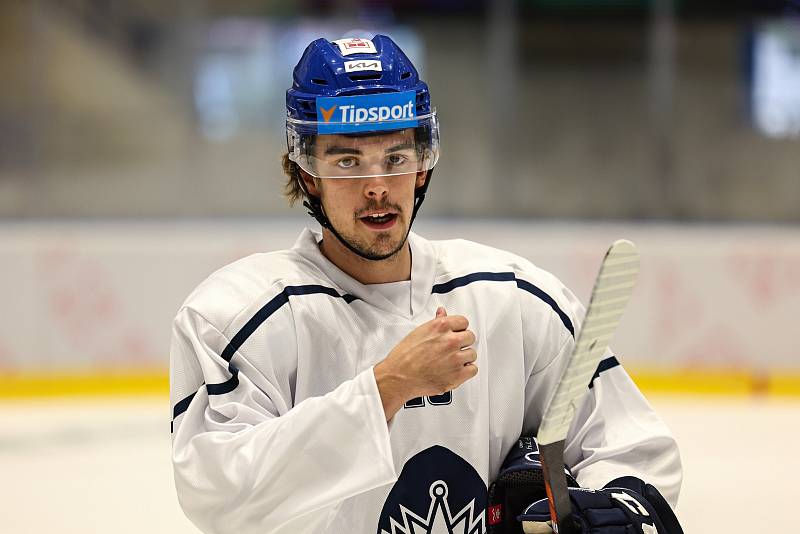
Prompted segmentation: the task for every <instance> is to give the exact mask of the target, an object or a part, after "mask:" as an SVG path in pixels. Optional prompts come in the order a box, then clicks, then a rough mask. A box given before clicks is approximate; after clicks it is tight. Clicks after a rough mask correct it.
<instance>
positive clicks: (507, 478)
mask: <svg viewBox="0 0 800 534" xmlns="http://www.w3.org/2000/svg"><path fill="white" fill-rule="evenodd" d="M564 471H565V473H566V475H567V485H568V486H570V487H578V483H577V482H576V481H575V479H574V478H573V477H572V473H570V471H569V469H568V468H566V467H565V468H564ZM539 499H545V501H546V500H547V493H546V491H545V489H544V475H543V473H542V464H541V462H540V461H539V446H538V444H537V443H536V439H535V438H532V437H526V436H523V437H521V438H519V441H517V445H516V446H515V447H513V448H512V449H511V451H510V452H509V453H508V455H507V456H506V459H505V461H504V462H503V466H502V467H501V468H500V473H499V474H498V475H497V479H496V480H495V481H494V482H492V483H491V484H490V485H489V506H488V507H487V508H486V524H487V526H488V530H487V534H523V530H522V523H520V522H519V521H518V520H517V516H519V515H520V514H521V513H522V512H523V511H524V510H525V508H527V507H528V506H529V505H530V504H531V503H533V502H536V501H538V500H539Z"/></svg>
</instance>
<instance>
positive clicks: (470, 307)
mask: <svg viewBox="0 0 800 534" xmlns="http://www.w3.org/2000/svg"><path fill="white" fill-rule="evenodd" d="M320 239H321V235H320V234H319V233H316V232H313V231H311V230H305V231H304V232H303V233H302V234H301V235H300V237H299V239H298V241H297V243H296V244H295V245H294V247H293V248H292V249H290V250H284V251H279V252H271V253H264V254H255V255H252V256H249V257H247V258H244V259H242V260H239V261H237V262H235V263H233V264H231V265H228V266H227V267H224V268H223V269H220V270H219V271H217V272H216V273H214V274H213V275H211V276H210V277H209V278H208V279H207V280H206V281H204V282H203V283H202V284H201V285H200V286H199V287H198V288H197V289H196V290H195V291H194V292H193V293H192V294H191V295H190V296H189V298H188V299H187V300H186V302H185V303H184V305H183V306H182V308H181V309H180V311H179V313H178V315H177V318H176V319H175V323H174V330H173V339H172V347H171V356H170V359H171V373H170V383H171V404H172V408H173V422H172V424H173V434H172V441H173V451H172V460H173V466H174V474H175V484H176V487H177V492H178V497H179V501H180V503H181V506H182V507H183V510H184V512H185V513H186V515H187V516H188V517H189V518H190V519H191V520H192V521H193V522H194V523H195V524H196V525H197V526H198V527H199V528H200V529H201V530H203V531H204V532H206V533H232V534H234V533H235V534H250V533H258V534H278V533H287V534H288V533H291V534H302V533H312V532H313V533H320V532H331V533H347V534H384V533H386V534H418V533H421V532H425V533H428V534H453V533H459V534H483V533H484V532H485V531H486V525H485V517H484V516H485V514H484V510H485V508H486V498H487V497H486V493H487V485H488V484H489V483H490V482H491V481H492V479H493V478H494V477H495V476H496V475H497V472H498V470H499V468H500V466H501V464H502V462H503V459H504V458H505V456H506V454H507V453H508V451H509V450H510V448H511V447H512V446H513V445H514V444H515V443H516V441H517V439H518V438H519V437H520V435H535V434H536V430H537V427H538V425H539V422H540V420H541V417H542V412H543V410H544V408H545V405H546V402H547V400H548V399H549V396H550V395H551V393H552V391H553V389H554V386H555V383H556V382H557V380H558V378H559V377H560V375H561V372H562V370H563V368H564V364H565V363H566V359H567V356H568V355H569V354H570V351H571V350H572V346H573V343H574V331H575V327H576V323H577V321H579V320H580V318H581V317H582V316H583V308H582V306H581V304H580V303H579V302H578V300H577V299H576V298H575V297H574V296H573V295H572V293H570V292H569V291H568V290H567V289H566V288H565V287H564V286H563V285H562V284H561V283H560V282H559V281H558V280H557V279H556V278H555V277H554V276H552V275H551V274H549V273H547V272H545V271H543V270H541V269H539V268H537V267H535V266H534V265H533V264H531V263H530V262H529V261H527V260H525V259H523V258H520V257H518V256H515V255H513V254H510V253H507V252H504V251H500V250H497V249H493V248H490V247H487V246H483V245H479V244H476V243H472V242H469V241H464V240H453V241H428V240H426V239H424V238H422V237H420V236H418V235H416V234H414V233H411V234H410V235H409V243H410V246H411V252H412V258H413V260H412V273H411V282H410V309H409V307H408V306H407V305H405V306H400V307H397V305H396V304H395V303H393V302H392V301H390V300H389V299H387V298H386V297H385V296H384V292H381V291H377V290H376V289H375V288H374V287H371V286H369V285H363V284H361V283H359V282H357V281H356V280H354V279H352V278H351V277H349V276H348V275H347V274H345V273H344V272H343V271H341V270H340V269H338V268H337V267H336V266H335V265H334V264H333V263H331V262H330V261H329V260H327V259H326V258H325V257H324V256H323V255H322V253H321V252H320V250H319V247H318V245H317V243H318V242H319V240H320ZM438 306H444V308H445V309H446V310H447V313H448V314H451V315H455V314H460V315H464V316H466V317H467V318H468V319H469V323H470V326H469V328H470V330H472V331H473V332H474V333H475V335H476V337H477V341H476V342H475V344H474V348H475V349H476V351H477V355H478V359H477V362H476V364H477V366H478V369H479V372H478V375H477V376H476V377H474V378H473V379H470V380H468V381H467V382H465V383H464V384H462V385H461V386H459V387H458V388H456V389H455V390H453V391H451V392H447V393H445V394H443V395H439V396H434V397H427V398H418V399H413V400H411V401H409V402H408V403H406V405H405V406H404V408H402V409H401V410H400V411H399V412H397V414H396V415H395V416H394V418H393V419H392V420H391V422H390V423H388V424H387V422H386V420H385V415H384V412H383V407H382V404H381V399H380V396H379V394H378V389H377V385H376V383H375V377H374V374H373V370H372V368H373V366H374V365H375V364H377V363H378V362H380V361H381V360H382V359H383V358H385V357H386V356H387V355H388V354H389V352H390V351H391V350H392V348H393V347H394V346H395V345H396V344H397V343H398V342H399V341H400V340H401V339H402V338H404V337H405V336H406V335H407V334H408V333H409V332H410V331H411V330H413V329H414V328H415V327H417V326H418V325H420V324H422V323H423V322H426V321H428V320H430V319H433V318H434V316H435V313H436V308H437V307H438ZM565 459H566V461H567V463H568V464H569V465H570V466H571V468H572V470H573V472H574V473H575V475H576V478H577V480H578V482H579V483H580V484H581V486H583V487H593V488H599V487H602V486H603V485H604V484H606V483H607V482H609V481H611V480H613V479H614V478H617V477H619V476H624V475H632V476H636V477H639V478H640V479H642V480H645V481H647V482H649V483H651V484H653V485H655V486H656V487H657V488H659V490H660V491H661V492H662V493H663V494H664V496H665V497H666V498H667V500H668V501H669V502H670V503H671V504H672V505H673V506H674V505H675V503H676V500H677V496H678V490H679V487H680V482H681V466H680V458H679V455H678V450H677V446H676V444H675V440H674V439H673V437H672V436H671V434H670V432H669V430H668V429H667V428H666V426H665V425H664V424H663V423H662V421H661V420H660V419H659V418H658V416H657V415H656V414H655V413H654V412H653V410H652V409H651V407H650V406H649V405H648V403H647V402H646V400H645V399H644V398H643V397H642V395H641V394H640V392H639V391H638V389H637V388H636V386H635V385H634V384H633V382H632V381H631V379H630V378H629V377H628V375H627V373H626V372H625V371H624V369H623V368H622V367H621V366H620V365H619V364H618V362H617V360H616V359H615V358H614V357H613V356H612V355H611V354H610V353H609V354H608V355H607V356H606V359H604V360H603V362H602V363H601V364H600V367H599V368H598V372H597V373H595V376H594V378H593V379H592V383H591V385H590V386H589V393H588V394H587V395H586V397H585V400H584V402H583V404H582V407H581V409H580V410H579V412H578V413H577V416H576V417H575V420H574V423H573V425H572V427H571V429H570V432H569V435H568V436H567V445H566V451H565Z"/></svg>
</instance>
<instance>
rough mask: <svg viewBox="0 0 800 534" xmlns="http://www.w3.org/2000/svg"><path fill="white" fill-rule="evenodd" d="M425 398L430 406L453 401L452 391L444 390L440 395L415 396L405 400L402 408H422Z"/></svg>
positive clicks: (442, 404)
mask: <svg viewBox="0 0 800 534" xmlns="http://www.w3.org/2000/svg"><path fill="white" fill-rule="evenodd" d="M425 399H428V404H430V405H431V406H444V405H446V404H450V403H451V402H453V392H452V391H445V392H444V393H442V394H441V395H431V396H429V397H416V398H413V399H411V400H408V401H406V403H405V404H404V405H403V407H404V408H422V407H423V406H425Z"/></svg>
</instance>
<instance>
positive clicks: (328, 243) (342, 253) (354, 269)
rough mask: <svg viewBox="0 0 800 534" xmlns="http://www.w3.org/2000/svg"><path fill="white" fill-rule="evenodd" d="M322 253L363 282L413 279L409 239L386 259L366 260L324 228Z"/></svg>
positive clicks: (373, 282)
mask: <svg viewBox="0 0 800 534" xmlns="http://www.w3.org/2000/svg"><path fill="white" fill-rule="evenodd" d="M319 249H320V251H321V252H322V255H323V256H325V257H326V258H328V259H329V260H330V261H331V263H333V264H334V265H336V266H337V267H338V268H339V269H341V270H342V271H344V272H345V273H347V274H348V275H350V276H351V277H352V278H354V279H356V280H358V281H359V282H361V283H362V284H385V283H388V282H401V281H403V280H410V279H411V249H410V248H409V245H408V241H406V242H405V243H404V244H403V248H401V249H400V251H399V252H398V253H397V254H395V255H394V256H392V257H391V258H387V259H385V260H377V261H375V260H366V259H364V258H362V257H360V256H357V255H356V254H355V253H354V252H352V251H351V250H349V249H348V248H347V247H345V246H344V245H343V244H342V243H341V242H340V241H339V240H338V239H337V238H336V237H335V236H334V235H333V234H332V233H331V232H330V231H329V230H327V229H323V230H322V242H321V243H320V245H319Z"/></svg>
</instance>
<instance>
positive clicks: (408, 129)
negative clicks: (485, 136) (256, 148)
mask: <svg viewBox="0 0 800 534" xmlns="http://www.w3.org/2000/svg"><path fill="white" fill-rule="evenodd" d="M286 141H287V148H288V153H289V160H291V161H292V162H294V163H295V164H297V166H298V167H299V168H300V169H302V170H303V171H305V172H306V173H308V174H309V175H311V176H313V177H315V178H368V177H372V176H392V175H398V174H411V173H419V172H424V171H427V179H426V180H425V183H424V185H423V186H421V187H418V188H417V190H416V193H415V196H416V199H415V205H414V212H413V214H412V218H411V220H412V222H413V220H414V218H415V217H416V214H417V211H418V210H419V207H420V206H421V205H422V201H423V200H424V198H425V192H426V190H427V187H428V183H429V182H430V176H431V173H432V171H433V167H434V166H435V165H436V162H437V161H438V159H439V125H438V121H437V118H436V110H435V109H434V108H432V107H431V102H430V94H429V92H428V85H427V84H426V83H425V82H423V81H422V80H420V79H419V74H418V73H417V69H416V68H414V65H413V64H412V63H411V61H410V60H409V59H408V57H407V56H406V55H405V54H404V53H403V51H402V50H401V49H400V47H398V46H397V45H396V44H395V42H394V41H392V39H390V38H389V37H387V36H385V35H376V36H375V37H373V38H372V39H366V38H347V39H338V40H336V41H328V40H327V39H317V40H315V41H313V42H312V43H311V44H310V45H308V47H306V49H305V51H304V52H303V56H302V57H301V58H300V61H299V62H298V64H297V66H296V67H295V68H294V74H293V83H292V87H291V88H290V89H288V90H287V91H286ZM298 181H299V182H300V187H301V188H302V189H303V191H304V192H305V194H306V197H307V201H306V202H305V205H306V207H308V208H309V212H310V214H311V215H312V216H313V217H314V218H316V219H317V220H318V221H319V222H320V224H322V226H323V227H325V228H331V226H330V222H329V221H328V219H327V217H326V216H325V214H324V210H323V209H322V207H321V204H320V201H319V199H317V198H315V197H313V196H312V195H310V194H308V191H307V190H306V188H305V186H304V184H303V181H302V179H299V180H298ZM331 229H332V228H331Z"/></svg>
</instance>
